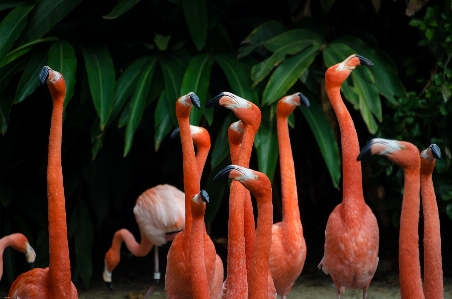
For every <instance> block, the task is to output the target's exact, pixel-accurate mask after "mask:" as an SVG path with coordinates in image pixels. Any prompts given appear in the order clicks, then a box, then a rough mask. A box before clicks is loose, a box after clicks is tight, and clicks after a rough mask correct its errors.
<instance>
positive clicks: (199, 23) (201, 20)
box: [182, 0, 207, 51]
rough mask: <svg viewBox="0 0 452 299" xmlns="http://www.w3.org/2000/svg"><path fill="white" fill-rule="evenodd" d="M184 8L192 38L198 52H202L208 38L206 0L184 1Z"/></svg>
mask: <svg viewBox="0 0 452 299" xmlns="http://www.w3.org/2000/svg"><path fill="white" fill-rule="evenodd" d="M182 6H183V8H184V15H185V20H186V21H187V26H188V30H189V31H190V35H191V38H192V39H193V42H194V43H195V46H196V48H197V49H198V51H201V50H202V48H204V45H205V43H206V38H207V5H206V0H182Z"/></svg>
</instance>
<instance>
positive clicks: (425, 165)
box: [420, 143, 441, 175]
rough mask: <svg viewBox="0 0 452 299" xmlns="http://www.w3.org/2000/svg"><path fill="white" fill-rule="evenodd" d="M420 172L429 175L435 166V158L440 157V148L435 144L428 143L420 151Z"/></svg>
mask: <svg viewBox="0 0 452 299" xmlns="http://www.w3.org/2000/svg"><path fill="white" fill-rule="evenodd" d="M420 157H421V173H422V174H424V175H431V174H432V173H433V169H434V168H435V164H436V159H441V150H440V149H439V146H437V145H436V144H434V143H433V144H430V145H429V147H428V148H426V149H425V150H423V151H422V152H421V156H420Z"/></svg>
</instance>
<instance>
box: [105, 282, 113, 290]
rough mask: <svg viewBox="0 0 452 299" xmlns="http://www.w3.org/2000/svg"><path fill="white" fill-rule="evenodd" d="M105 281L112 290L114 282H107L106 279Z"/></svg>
mask: <svg viewBox="0 0 452 299" xmlns="http://www.w3.org/2000/svg"><path fill="white" fill-rule="evenodd" d="M104 282H105V285H106V286H107V288H108V289H109V290H110V291H113V283H112V282H106V281H104Z"/></svg>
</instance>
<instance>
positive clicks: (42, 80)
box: [39, 66, 50, 85]
mask: <svg viewBox="0 0 452 299" xmlns="http://www.w3.org/2000/svg"><path fill="white" fill-rule="evenodd" d="M49 70H50V68H49V67H48V66H44V67H43V68H42V69H41V72H40V73H39V83H41V85H44V84H45V83H46V81H47V79H48V78H49Z"/></svg>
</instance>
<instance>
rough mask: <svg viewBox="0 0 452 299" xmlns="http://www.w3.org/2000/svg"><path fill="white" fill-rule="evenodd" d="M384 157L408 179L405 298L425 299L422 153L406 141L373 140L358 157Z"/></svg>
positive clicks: (402, 260)
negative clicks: (421, 252)
mask: <svg viewBox="0 0 452 299" xmlns="http://www.w3.org/2000/svg"><path fill="white" fill-rule="evenodd" d="M370 155H383V156H386V157H388V159H389V160H390V161H392V162H393V163H395V164H397V165H399V166H400V167H402V169H403V173H404V176H405V182H404V193H403V201H402V212H401V214H400V236H399V268H400V273H399V275H400V291H401V297H402V298H403V299H405V298H407V299H408V298H410V299H417V298H424V293H423V291H422V280H421V265H420V261H419V234H418V225H419V209H420V198H419V191H420V179H419V177H420V158H419V150H418V149H417V148H416V147H415V146H414V145H413V144H411V143H409V142H405V141H397V140H389V139H383V138H374V139H372V140H371V141H370V142H369V143H368V144H367V145H366V146H365V147H364V148H363V149H362V150H361V153H360V154H359V156H358V160H362V159H363V158H365V157H366V156H370Z"/></svg>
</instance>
